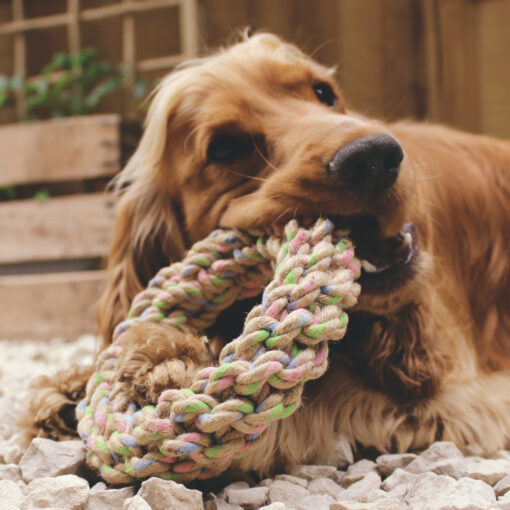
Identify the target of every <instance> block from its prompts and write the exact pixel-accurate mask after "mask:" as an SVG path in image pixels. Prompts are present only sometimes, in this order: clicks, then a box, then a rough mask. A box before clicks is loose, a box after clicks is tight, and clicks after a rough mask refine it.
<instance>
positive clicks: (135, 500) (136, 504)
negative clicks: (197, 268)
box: [122, 495, 152, 510]
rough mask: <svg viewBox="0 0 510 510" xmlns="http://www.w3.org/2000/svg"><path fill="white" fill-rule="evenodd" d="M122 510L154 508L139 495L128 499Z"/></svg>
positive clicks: (148, 509) (149, 509)
mask: <svg viewBox="0 0 510 510" xmlns="http://www.w3.org/2000/svg"><path fill="white" fill-rule="evenodd" d="M122 510H152V508H151V506H150V505H149V503H147V501H145V499H143V498H142V497H141V496H138V495H137V496H133V497H132V498H129V499H126V501H124V505H123V506H122Z"/></svg>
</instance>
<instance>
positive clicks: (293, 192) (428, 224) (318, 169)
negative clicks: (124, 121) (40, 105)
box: [32, 34, 510, 473]
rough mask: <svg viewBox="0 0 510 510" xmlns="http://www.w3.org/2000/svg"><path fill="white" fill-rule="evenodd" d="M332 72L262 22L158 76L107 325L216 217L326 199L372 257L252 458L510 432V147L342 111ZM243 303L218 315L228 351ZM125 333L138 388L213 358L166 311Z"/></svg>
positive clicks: (482, 440) (275, 214) (122, 224)
mask: <svg viewBox="0 0 510 510" xmlns="http://www.w3.org/2000/svg"><path fill="white" fill-rule="evenodd" d="M330 75H331V73H330V72H329V71H328V70H327V69H325V68H323V67H322V66H320V65H319V64H317V63H315V62H314V61H312V60H310V59H308V58H307V57H306V56H305V55H303V54H302V53H301V52H299V50H297V49H296V48H294V47H293V46H291V45H287V44H284V43H282V42H281V41H280V40H279V39H277V38H276V37H274V36H271V35H267V34H266V35H264V34H261V35H257V36H254V37H252V38H250V39H247V40H245V41H243V42H241V43H239V44H237V45H235V46H233V47H231V48H229V49H227V50H225V51H223V52H221V53H219V54H217V55H214V56H212V57H209V58H207V59H202V60H199V61H196V62H194V63H192V64H191V65H189V66H187V67H184V68H182V69H181V70H179V71H177V72H176V73H174V74H171V75H170V76H169V77H168V78H166V79H165V80H164V81H163V82H162V84H161V86H160V88H159V90H158V92H157V94H156V96H155V99H154V101H153V104H152V107H151V110H150V113H149V117H148V124H147V128H146V131H145V134H144V137H143V139H142V141H141V143H140V146H139V148H138V150H137V152H136V153H135V155H134V156H133V158H132V159H131V161H130V162H129V164H128V166H127V167H126V169H125V170H124V172H123V173H122V174H121V176H120V178H119V180H118V181H117V184H118V189H119V190H121V191H122V197H121V200H120V207H119V211H118V216H117V222H116V227H115V234H114V240H113V244H112V249H111V254H110V259H109V266H108V284H107V289H106V291H105V294H104V296H103V299H102V301H101V303H100V308H99V324H100V328H101V333H102V335H103V339H104V341H105V343H106V344H107V343H108V342H109V341H110V340H111V335H112V331H113V327H114V326H115V324H116V323H117V322H119V321H120V320H121V319H122V318H123V316H124V315H125V314H126V312H127V310H128V308H129V303H130V301H131V299H132V298H133V297H134V296H135V294H136V293H137V292H138V291H140V290H141V289H142V288H143V286H144V285H145V284H146V283H147V281H148V280H149V279H150V277H151V276H153V275H154V274H155V273H156V271H157V270H158V269H159V268H160V267H161V266H163V265H166V264H167V263H168V261H169V260H179V259H180V258H181V257H182V255H183V252H184V250H185V249H186V247H189V245H190V244H191V243H192V242H194V241H196V240H198V239H200V238H202V237H205V236H206V235H207V234H208V233H209V232H210V231H211V230H213V229H215V228H217V227H218V226H229V227H231V226H234V227H240V228H245V229H250V228H255V227H261V226H265V225H268V224H270V223H273V222H283V221H286V220H287V219H289V218H290V217H294V216H296V217H303V216H318V215H319V214H322V215H326V216H329V217H332V218H333V219H334V221H336V222H337V223H339V224H342V225H345V226H349V227H352V235H353V238H354V240H355V241H356V242H357V244H358V245H359V249H360V252H359V253H358V254H359V255H360V256H361V257H362V258H366V259H367V260H368V263H365V264H364V267H365V270H366V271H365V272H364V275H363V277H362V295H361V299H360V304H359V306H358V307H357V309H356V310H355V311H354V312H353V313H352V315H351V322H350V326H349V331H348V335H347V337H346V338H345V339H344V340H342V342H340V344H339V345H338V346H335V347H333V348H332V352H331V359H330V367H329V369H328V372H327V374H326V375H325V376H324V377H323V378H322V379H321V380H318V381H315V382H310V383H308V384H307V388H306V390H305V393H306V395H305V399H304V405H303V406H302V407H301V408H300V409H299V410H298V411H297V412H296V413H295V414H294V415H293V416H291V417H290V418H288V419H286V420H283V421H282V422H281V423H279V424H274V425H272V426H271V427H270V428H269V430H268V431H267V432H266V433H265V434H264V435H263V437H262V439H261V440H260V443H259V444H260V447H259V448H258V449H257V450H256V451H254V452H253V453H252V454H251V455H248V456H246V457H245V458H243V459H242V460H240V461H238V466H240V468H241V469H242V470H243V471H248V470H256V471H258V472H260V473H267V472H270V471H271V470H273V469H274V468H276V467H278V466H279V465H281V464H282V463H285V462H294V463H295V462H313V461H324V460H326V459H327V458H328V456H329V455H330V453H331V451H332V448H333V444H334V441H335V439H336V438H337V437H338V434H343V435H344V436H346V437H347V438H348V439H349V440H350V441H351V443H353V444H358V445H361V446H363V447H373V448H375V449H377V450H378V451H381V452H387V451H392V452H396V451H406V450H408V449H420V448H424V447H426V446H427V445H428V444H430V443H431V442H433V441H435V440H451V441H454V442H455V443H457V444H458V445H459V446H461V447H462V446H465V445H468V444H473V445H477V446H478V447H480V448H481V449H482V450H483V451H485V452H490V451H494V450H497V449H499V448H503V447H506V446H508V445H509V439H510V394H509V391H508V388H510V310H509V308H510V305H509V304H508V301H507V298H508V297H509V294H510V292H509V290H508V289H509V285H510V260H509V256H508V254H509V253H510V236H509V235H508V234H509V227H510V220H509V218H510V143H509V142H504V141H500V140H496V139H494V138H490V137H484V136H475V135H469V134H465V133H461V132H458V131H455V130H452V129H448V128H445V127H438V126H431V125H426V124H413V123H396V124H384V123H381V122H377V121H373V120H368V119H366V118H364V117H361V116H358V115H355V114H352V113H350V112H346V110H345V109H344V105H343V103H342V100H341V95H340V92H339V90H338V87H337V85H336V84H335V82H334V81H333V80H332V78H331V76H330ZM381 135H384V136H381ZM397 142H398V143H397ZM400 147H401V149H400ZM402 150H403V155H404V158H403V160H402V154H401V152H402ZM367 154H369V156H367ZM367 157H368V159H367ZM401 160H402V161H401ZM378 165H379V166H380V168H379V166H378ZM397 175H398V178H397ZM409 223H413V224H414V227H409V226H407V227H405V228H403V226H404V224H409ZM416 232H417V234H416ZM404 240H405V241H404ZM418 240H419V246H420V249H419V250H418ZM374 253H375V255H374ZM246 306H249V305H246ZM244 311H245V310H243V309H236V310H235V311H233V312H231V313H230V314H225V315H224V316H223V317H221V318H220V321H219V323H218V325H217V327H216V328H215V329H214V330H212V331H211V332H210V336H211V338H213V339H214V340H213V341H212V345H213V346H215V347H216V350H217V349H218V348H219V347H220V346H221V343H222V342H224V341H228V340H230V339H231V338H234V337H235V336H236V334H238V333H239V331H238V328H239V325H238V322H240V321H239V320H236V319H235V316H237V317H238V318H239V317H241V319H242V316H243V313H244ZM126 345H128V346H129V348H128V349H127V352H126V354H125V355H124V362H123V373H124V376H125V377H126V378H129V379H130V380H132V381H133V398H134V399H137V400H138V401H140V402H148V401H154V399H155V398H156V396H157V394H158V392H159V391H161V390H162V389H163V388H165V387H168V386H175V385H177V386H179V385H182V386H184V385H187V384H188V383H189V381H190V379H191V377H192V376H193V373H194V372H195V371H196V369H197V368H198V367H201V366H203V365H206V364H209V363H212V362H214V360H213V359H210V357H209V356H208V351H207V349H205V348H204V346H203V344H202V343H201V341H200V340H199V339H198V338H195V337H194V336H192V335H184V334H181V333H178V332H176V331H173V330H170V329H165V328H162V327H159V326H153V327H151V328H149V329H140V330H136V328H135V329H133V330H132V332H131V333H129V338H128V340H127V344H126ZM68 375H69V374H68ZM86 375H87V374H84V375H83V378H85V377H86ZM51 385H52V388H53V389H52V390H48V389H46V390H45V391H46V394H47V395H49V394H50V393H52V392H53V397H52V398H54V402H55V405H54V406H53V409H54V410H57V407H58V406H57V401H58V399H57V398H56V397H55V395H56V393H55V391H53V390H54V388H55V382H54V381H52V382H51ZM58 389H59V391H61V390H62V389H65V378H64V376H63V377H62V378H61V380H60V386H59V387H58ZM48 398H49V397H48ZM47 400H48V399H47ZM40 402H41V401H40V400H39V402H38V403H36V404H34V406H33V408H32V410H33V412H34V411H40V409H41V408H42V405H41V404H40ZM62 404H63V401H61V402H60V405H62ZM41 418H44V416H42V415H41V414H40V413H39V419H38V425H39V426H44V419H41Z"/></svg>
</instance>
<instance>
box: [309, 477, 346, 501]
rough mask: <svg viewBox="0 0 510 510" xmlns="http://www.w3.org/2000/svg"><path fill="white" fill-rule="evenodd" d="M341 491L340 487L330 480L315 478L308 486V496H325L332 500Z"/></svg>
mask: <svg viewBox="0 0 510 510" xmlns="http://www.w3.org/2000/svg"><path fill="white" fill-rule="evenodd" d="M341 491H342V487H340V485H338V484H337V483H335V482H334V481H333V480H331V479H330V478H316V479H315V480H312V481H311V482H310V483H309V484H308V492H309V493H310V494H327V495H328V496H331V497H332V498H333V499H335V498H336V497H337V495H338V494H339V493H340V492H341Z"/></svg>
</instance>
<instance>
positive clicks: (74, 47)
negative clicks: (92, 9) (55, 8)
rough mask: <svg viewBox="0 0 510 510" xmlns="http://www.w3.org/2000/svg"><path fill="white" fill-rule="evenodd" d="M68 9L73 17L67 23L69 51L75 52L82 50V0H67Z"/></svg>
mask: <svg viewBox="0 0 510 510" xmlns="http://www.w3.org/2000/svg"><path fill="white" fill-rule="evenodd" d="M67 10H68V12H69V14H70V18H71V19H70V21H69V24H68V25H67V40H68V45H69V53H72V54H74V53H78V52H79V51H80V40H81V36H80V0H67Z"/></svg>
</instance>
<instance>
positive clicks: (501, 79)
mask: <svg viewBox="0 0 510 510" xmlns="http://www.w3.org/2000/svg"><path fill="white" fill-rule="evenodd" d="M478 8H479V10H480V12H479V15H478V20H479V22H480V25H479V37H478V42H479V44H478V51H479V55H478V58H479V66H480V69H479V72H478V76H479V80H480V102H481V108H480V110H481V112H480V113H481V119H480V122H481V131H482V133H489V134H492V135H497V136H503V137H506V138H510V122H509V121H508V119H509V118H510V101H509V100H508V88H509V83H510V53H509V48H510V30H508V20H510V2H508V0H487V1H485V2H480V3H479V4H478Z"/></svg>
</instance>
